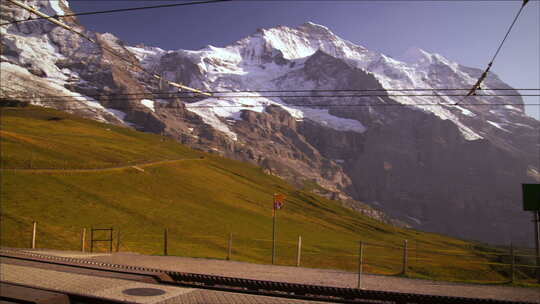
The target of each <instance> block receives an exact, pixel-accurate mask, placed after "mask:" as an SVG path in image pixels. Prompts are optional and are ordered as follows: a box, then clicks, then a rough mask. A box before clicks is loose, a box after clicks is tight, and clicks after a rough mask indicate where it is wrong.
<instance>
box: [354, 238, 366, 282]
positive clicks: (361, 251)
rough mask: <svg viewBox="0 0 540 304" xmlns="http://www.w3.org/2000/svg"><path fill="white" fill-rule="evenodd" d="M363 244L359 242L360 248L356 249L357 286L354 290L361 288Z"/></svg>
mask: <svg viewBox="0 0 540 304" xmlns="http://www.w3.org/2000/svg"><path fill="white" fill-rule="evenodd" d="M363 260H364V244H363V243H362V241H360V247H359V249H358V285H357V286H356V288H358V289H360V288H362V267H363V263H364V261H363Z"/></svg>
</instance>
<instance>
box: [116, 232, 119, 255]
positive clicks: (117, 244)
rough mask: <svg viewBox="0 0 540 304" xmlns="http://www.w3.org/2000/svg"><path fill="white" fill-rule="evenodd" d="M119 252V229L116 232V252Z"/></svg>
mask: <svg viewBox="0 0 540 304" xmlns="http://www.w3.org/2000/svg"><path fill="white" fill-rule="evenodd" d="M119 251H120V228H118V230H117V231H116V252H119Z"/></svg>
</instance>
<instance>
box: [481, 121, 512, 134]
mask: <svg viewBox="0 0 540 304" xmlns="http://www.w3.org/2000/svg"><path fill="white" fill-rule="evenodd" d="M487 123H488V124H490V125H492V126H494V127H495V128H497V129H501V130H503V131H505V132H510V131H508V130H506V129H505V128H503V127H501V125H500V124H498V123H496V122H494V121H491V120H488V121H487Z"/></svg>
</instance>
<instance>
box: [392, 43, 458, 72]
mask: <svg viewBox="0 0 540 304" xmlns="http://www.w3.org/2000/svg"><path fill="white" fill-rule="evenodd" d="M400 60H401V61H403V62H406V63H409V64H414V65H422V66H427V65H431V64H444V65H448V66H453V67H457V63H456V62H454V61H452V60H449V59H448V58H446V57H444V56H443V55H441V54H437V53H430V52H428V51H426V50H423V49H421V48H418V47H411V48H409V49H408V50H407V51H406V52H405V53H404V54H403V55H402V56H401V57H400Z"/></svg>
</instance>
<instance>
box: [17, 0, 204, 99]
mask: <svg viewBox="0 0 540 304" xmlns="http://www.w3.org/2000/svg"><path fill="white" fill-rule="evenodd" d="M8 1H9V2H11V3H13V4H15V5H17V6H19V7H21V8H23V9H25V10H27V11H29V12H31V13H33V14H35V15H38V16H40V17H43V18H45V19H47V20H48V21H50V22H52V23H54V24H56V25H58V26H60V27H62V28H64V29H66V30H68V31H70V32H73V33H75V34H77V35H79V36H81V37H82V38H84V39H86V40H88V41H90V42H91V43H93V44H95V45H97V46H98V47H101V49H103V50H105V51H107V52H109V53H110V54H111V55H113V56H115V57H117V58H119V59H120V60H122V61H125V62H127V63H128V64H129V65H131V66H133V67H135V68H136V69H138V70H140V71H141V72H143V73H145V74H148V75H151V76H152V77H154V78H156V79H158V80H165V79H163V77H161V76H159V75H157V74H154V73H151V72H148V71H147V70H145V69H144V68H142V67H141V66H139V65H137V64H134V63H133V62H131V61H130V60H129V59H126V58H124V57H123V56H122V55H119V54H117V53H116V51H115V50H113V49H111V48H109V47H106V46H104V45H100V44H99V43H98V42H97V41H96V40H94V39H93V38H90V37H88V36H87V35H85V34H83V33H82V32H78V31H76V30H74V29H73V28H72V27H70V26H68V25H66V24H64V23H62V22H60V21H58V20H56V19H54V18H52V17H51V16H48V15H46V14H44V13H42V12H40V11H37V10H35V9H33V8H31V7H29V6H27V5H25V4H22V3H20V2H18V1H16V0H8ZM165 81H166V82H167V83H168V84H169V85H171V86H174V87H178V88H181V89H185V90H188V91H191V92H194V93H198V94H201V95H207V96H211V94H208V93H205V92H203V91H200V90H197V89H194V88H191V87H188V86H185V85H182V84H179V83H175V82H172V81H168V80H165Z"/></svg>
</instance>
